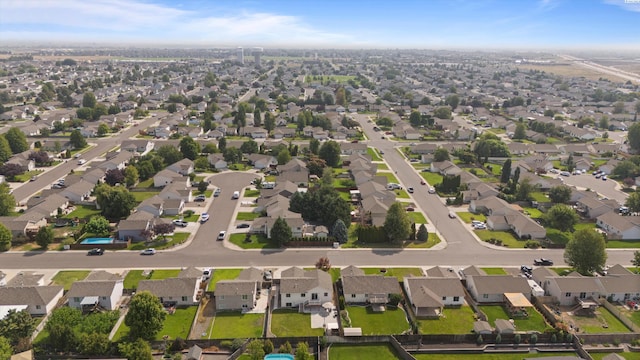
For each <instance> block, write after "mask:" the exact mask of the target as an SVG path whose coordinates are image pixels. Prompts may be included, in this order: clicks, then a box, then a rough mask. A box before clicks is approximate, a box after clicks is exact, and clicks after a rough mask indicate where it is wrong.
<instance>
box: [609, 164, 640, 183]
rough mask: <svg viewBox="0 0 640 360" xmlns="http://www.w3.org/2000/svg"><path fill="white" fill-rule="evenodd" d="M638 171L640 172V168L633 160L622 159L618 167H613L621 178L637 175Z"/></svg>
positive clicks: (615, 173) (614, 171)
mask: <svg viewBox="0 0 640 360" xmlns="http://www.w3.org/2000/svg"><path fill="white" fill-rule="evenodd" d="M638 173H640V168H639V167H638V165H636V164H635V163H634V162H633V161H631V160H623V161H620V162H619V163H618V164H617V165H616V167H614V168H613V174H614V175H616V176H618V177H620V178H621V179H625V178H628V177H635V176H636V175H637V174H638Z"/></svg>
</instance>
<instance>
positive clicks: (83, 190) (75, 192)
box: [60, 180, 95, 203]
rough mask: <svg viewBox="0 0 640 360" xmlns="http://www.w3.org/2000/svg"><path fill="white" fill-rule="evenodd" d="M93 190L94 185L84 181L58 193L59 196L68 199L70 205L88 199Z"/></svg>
mask: <svg viewBox="0 0 640 360" xmlns="http://www.w3.org/2000/svg"><path fill="white" fill-rule="evenodd" d="M93 188H95V184H92V183H90V182H88V181H85V180H80V181H78V182H77V183H75V184H73V185H71V186H69V187H67V188H65V189H63V190H62V191H60V195H61V196H64V197H65V198H67V199H69V201H70V202H72V203H81V202H83V201H86V200H88V199H89V197H90V196H91V192H93Z"/></svg>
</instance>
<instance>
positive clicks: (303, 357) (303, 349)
mask: <svg viewBox="0 0 640 360" xmlns="http://www.w3.org/2000/svg"><path fill="white" fill-rule="evenodd" d="M295 360H311V355H310V354H309V346H308V345H307V343H305V342H299V343H298V346H296V356H295Z"/></svg>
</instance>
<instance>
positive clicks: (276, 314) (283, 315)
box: [271, 309, 324, 337]
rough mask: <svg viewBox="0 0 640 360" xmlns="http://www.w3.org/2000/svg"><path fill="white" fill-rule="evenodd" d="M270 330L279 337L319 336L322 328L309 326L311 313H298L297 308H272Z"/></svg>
mask: <svg viewBox="0 0 640 360" xmlns="http://www.w3.org/2000/svg"><path fill="white" fill-rule="evenodd" d="M271 332H272V333H273V334H274V335H276V336H279V337H287V336H321V335H322V333H323V332H324V331H323V329H312V328H311V315H309V314H301V313H298V311H297V310H291V309H278V310H274V311H273V313H272V319H271Z"/></svg>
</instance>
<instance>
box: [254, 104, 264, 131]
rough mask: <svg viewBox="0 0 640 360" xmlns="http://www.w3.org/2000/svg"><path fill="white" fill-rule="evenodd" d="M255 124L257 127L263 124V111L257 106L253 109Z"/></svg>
mask: <svg viewBox="0 0 640 360" xmlns="http://www.w3.org/2000/svg"><path fill="white" fill-rule="evenodd" d="M253 126H255V127H260V126H262V113H261V112H260V109H258V108H257V107H256V109H255V110H254V111H253Z"/></svg>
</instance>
